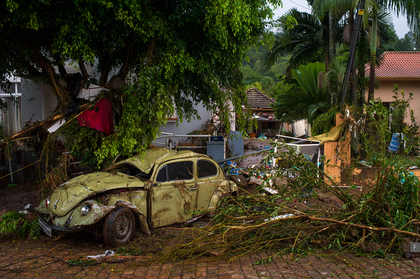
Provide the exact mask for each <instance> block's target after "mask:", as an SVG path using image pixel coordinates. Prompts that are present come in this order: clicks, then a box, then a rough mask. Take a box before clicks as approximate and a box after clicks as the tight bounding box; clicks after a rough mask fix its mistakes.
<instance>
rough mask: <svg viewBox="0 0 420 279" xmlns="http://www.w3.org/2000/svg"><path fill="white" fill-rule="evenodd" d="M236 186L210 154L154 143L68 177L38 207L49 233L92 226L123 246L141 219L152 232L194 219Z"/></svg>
mask: <svg viewBox="0 0 420 279" xmlns="http://www.w3.org/2000/svg"><path fill="white" fill-rule="evenodd" d="M236 190H237V187H236V185H235V182H233V181H230V180H228V179H227V178H226V176H225V174H224V172H223V170H222V169H221V168H220V167H219V166H218V165H217V164H216V162H214V161H213V160H212V159H211V158H210V157H208V156H206V155H203V154H198V153H194V152H191V151H178V152H177V151H174V150H168V149H163V148H153V149H148V150H147V151H146V152H145V154H144V156H143V157H142V159H140V157H139V156H138V155H137V156H134V157H131V158H128V159H126V160H122V161H119V162H114V164H113V165H112V166H111V167H109V168H107V169H106V170H105V171H101V172H94V173H90V174H85V175H81V176H78V177H76V178H73V179H71V180H69V181H67V182H65V183H63V184H62V185H60V187H58V188H57V189H56V190H55V191H54V192H53V193H52V194H51V195H50V196H49V197H48V198H46V199H44V200H43V201H42V202H41V204H40V205H39V206H38V207H37V208H36V212H37V215H38V219H39V224H40V226H41V227H42V229H43V230H44V232H45V233H46V234H48V235H49V236H51V235H52V233H53V231H59V232H74V231H79V230H82V229H88V230H90V231H92V232H93V233H95V234H97V235H102V236H103V238H104V240H105V243H106V244H108V245H110V246H122V245H125V244H127V243H128V242H129V241H130V239H131V237H132V236H133V233H134V231H135V228H136V223H137V224H138V225H139V227H140V229H141V230H142V231H143V232H144V233H146V234H150V231H151V229H153V228H158V227H162V226H167V225H172V224H175V223H184V222H188V221H189V220H193V219H195V218H197V217H198V216H200V215H202V214H203V213H204V212H205V210H211V209H214V208H215V207H216V205H217V203H218V202H219V200H220V198H221V197H222V196H223V195H225V194H227V193H230V192H234V191H236ZM202 210H204V211H202Z"/></svg>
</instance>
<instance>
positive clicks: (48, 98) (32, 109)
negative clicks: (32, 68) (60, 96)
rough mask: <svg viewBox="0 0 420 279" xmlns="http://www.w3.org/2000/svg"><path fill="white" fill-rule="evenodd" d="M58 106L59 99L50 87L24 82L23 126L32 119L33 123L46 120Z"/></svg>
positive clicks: (39, 83)
mask: <svg viewBox="0 0 420 279" xmlns="http://www.w3.org/2000/svg"><path fill="white" fill-rule="evenodd" d="M57 104H58V102H57V97H56V96H55V95H54V93H52V90H51V88H50V87H49V86H48V85H46V84H45V83H42V82H34V81H31V80H22V99H21V106H22V114H21V115H22V125H23V124H24V123H25V122H26V121H29V120H30V119H31V118H32V121H42V120H45V119H46V118H48V116H50V115H51V114H52V113H53V112H54V110H55V108H56V106H57Z"/></svg>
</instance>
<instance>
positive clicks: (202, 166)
mask: <svg viewBox="0 0 420 279" xmlns="http://www.w3.org/2000/svg"><path fill="white" fill-rule="evenodd" d="M220 172H221V170H220V167H219V166H217V165H216V164H215V163H214V162H212V161H211V160H208V159H199V160H197V178H198V181H197V185H198V198H197V208H198V209H207V208H208V206H209V203H210V200H211V197H212V195H213V193H214V191H215V190H216V188H217V187H218V185H219V184H220V183H221V182H222V181H223V180H222V179H221V178H220V175H221V174H220Z"/></svg>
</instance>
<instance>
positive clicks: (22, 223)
mask: <svg viewBox="0 0 420 279" xmlns="http://www.w3.org/2000/svg"><path fill="white" fill-rule="evenodd" d="M28 233H29V236H30V237H31V239H38V237H39V236H40V234H41V228H40V227H39V224H38V219H37V218H34V219H32V220H28V219H27V216H26V215H25V214H24V213H19V212H17V211H10V212H7V213H5V214H3V215H2V216H1V219H0V236H6V235H12V234H13V235H14V236H18V237H27V235H28Z"/></svg>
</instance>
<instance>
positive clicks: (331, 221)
mask: <svg viewBox="0 0 420 279" xmlns="http://www.w3.org/2000/svg"><path fill="white" fill-rule="evenodd" d="M299 217H302V218H306V219H309V220H312V221H322V222H330V223H335V224H338V225H341V226H348V227H354V228H359V229H365V230H370V231H377V232H391V233H398V234H403V235H407V236H411V237H414V238H420V234H417V233H412V232H408V231H403V230H398V229H394V228H385V227H371V226H366V225H359V224H352V223H348V222H343V221H338V220H334V219H329V218H320V217H313V216H309V215H306V214H302V215H300V216H299ZM412 221H413V220H412ZM410 222H411V221H410Z"/></svg>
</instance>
